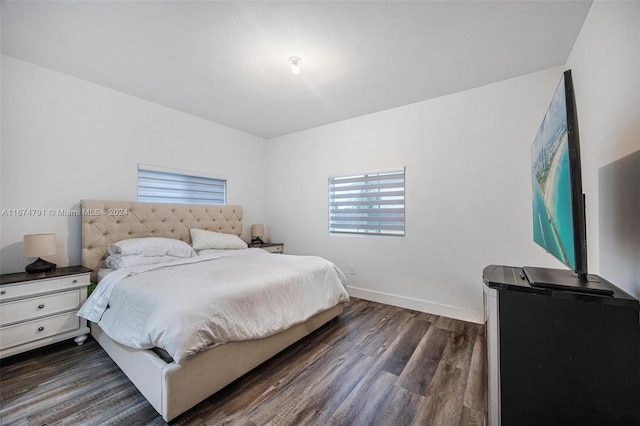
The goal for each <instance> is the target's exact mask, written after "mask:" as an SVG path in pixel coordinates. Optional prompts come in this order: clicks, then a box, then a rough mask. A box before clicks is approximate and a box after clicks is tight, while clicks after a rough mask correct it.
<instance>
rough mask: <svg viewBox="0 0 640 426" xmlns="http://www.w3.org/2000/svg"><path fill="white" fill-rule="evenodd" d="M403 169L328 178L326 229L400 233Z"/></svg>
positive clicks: (365, 232) (386, 233) (383, 233)
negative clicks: (327, 218)
mask: <svg viewBox="0 0 640 426" xmlns="http://www.w3.org/2000/svg"><path fill="white" fill-rule="evenodd" d="M404 188H405V169H404V168H403V169H401V170H394V171H387V172H376V173H363V174H359V175H351V176H341V177H331V178H329V232H330V233H332V234H367V235H396V236H398V235H399V236H402V235H404V232H405V230H404V224H405V220H404V218H405V216H404V192H405V191H404Z"/></svg>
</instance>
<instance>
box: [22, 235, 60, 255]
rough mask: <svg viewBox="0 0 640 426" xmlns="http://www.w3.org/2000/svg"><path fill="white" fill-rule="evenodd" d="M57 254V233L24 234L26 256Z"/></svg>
mask: <svg viewBox="0 0 640 426" xmlns="http://www.w3.org/2000/svg"><path fill="white" fill-rule="evenodd" d="M54 254H56V234H27V235H25V236H24V256H25V257H42V256H52V255H54Z"/></svg>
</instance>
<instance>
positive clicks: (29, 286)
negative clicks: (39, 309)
mask: <svg viewBox="0 0 640 426" xmlns="http://www.w3.org/2000/svg"><path fill="white" fill-rule="evenodd" d="M89 284H90V280H89V274H83V275H75V276H71V277H60V278H50V279H43V280H34V281H27V282H21V283H18V284H6V285H3V286H2V287H0V301H9V300H13V299H17V298H22V297H25V296H31V295H37V294H43V293H52V292H55V291H61V290H66V289H72V288H77V287H83V286H84V287H87V286H89Z"/></svg>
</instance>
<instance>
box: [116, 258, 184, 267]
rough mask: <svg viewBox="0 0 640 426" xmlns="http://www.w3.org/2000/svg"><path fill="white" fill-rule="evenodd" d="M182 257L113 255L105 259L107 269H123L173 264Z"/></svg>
mask: <svg viewBox="0 0 640 426" xmlns="http://www.w3.org/2000/svg"><path fill="white" fill-rule="evenodd" d="M180 259H182V257H177V256H136V255H129V256H123V255H120V254H111V255H109V256H107V258H106V259H105V261H104V262H105V263H106V265H107V268H111V269H122V268H131V267H133V266H142V265H155V264H156V263H165V262H173V261H174V260H180Z"/></svg>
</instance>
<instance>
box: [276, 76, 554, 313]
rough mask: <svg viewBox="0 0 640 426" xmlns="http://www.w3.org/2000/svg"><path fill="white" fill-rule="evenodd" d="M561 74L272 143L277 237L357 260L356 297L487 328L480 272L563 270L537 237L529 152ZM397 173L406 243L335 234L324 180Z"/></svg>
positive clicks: (292, 247) (344, 261) (293, 248)
mask: <svg viewBox="0 0 640 426" xmlns="http://www.w3.org/2000/svg"><path fill="white" fill-rule="evenodd" d="M562 71H563V69H561V68H556V69H551V70H547V71H542V72H538V73H535V74H531V75H527V76H524V77H520V78H516V79H512V80H507V81H503V82H500V83H496V84H491V85H488V86H484V87H480V88H477V89H473V90H469V91H465V92H461V93H457V94H454V95H450V96H445V97H441V98H438V99H433V100H429V101H425V102H420V103H416V104H412V105H407V106H403V107H400V108H396V109H393V110H388V111H384V112H380V113H376V114H371V115H367V116H364V117H359V118H355V119H352V120H347V121H344V122H340V123H336V124H332V125H327V126H323V127H319V128H316V129H312V130H308V131H304V132H300V133H296V134H292V135H289V136H284V137H281V138H278V139H274V140H271V141H269V148H268V161H267V164H268V169H267V176H268V187H267V191H268V194H269V199H268V225H269V227H270V230H271V234H272V238H271V239H272V240H274V241H275V240H277V241H278V242H284V243H285V251H286V252H288V253H299V254H317V255H320V256H324V257H326V258H328V259H330V260H332V261H334V262H335V263H336V264H337V265H338V266H339V267H340V268H341V269H342V270H343V271H345V272H346V273H348V271H349V265H351V264H353V265H356V275H348V279H349V286H350V291H351V293H352V294H353V295H355V296H360V297H364V298H366V299H370V300H377V301H381V302H386V303H391V304H396V305H400V306H406V307H411V308H414V309H419V310H424V311H428V312H432V313H437V314H443V315H448V316H452V317H455V318H461V319H467V320H471V321H477V322H481V321H482V269H483V268H484V267H485V266H487V265H489V264H503V265H517V266H522V265H525V264H530V265H536V266H549V267H561V265H560V263H559V262H556V261H555V260H554V259H552V258H551V256H549V255H547V254H546V253H544V251H543V250H542V249H540V248H538V247H537V246H536V245H535V244H534V243H533V242H532V225H531V179H530V153H529V149H530V146H531V143H532V141H533V139H534V137H535V135H536V132H537V130H538V127H539V125H540V123H541V121H542V118H543V116H544V113H545V111H546V109H547V107H548V104H549V102H550V100H551V97H552V96H553V92H554V90H555V88H556V85H557V83H558V81H559V80H560V76H561V74H562ZM425 78H428V76H425ZM395 166H406V168H407V172H406V237H404V238H376V237H360V238H359V237H344V236H329V235H328V231H327V198H328V195H327V178H328V177H329V176H330V175H333V174H343V173H344V174H348V173H352V172H361V171H375V170H378V169H387V168H390V167H395Z"/></svg>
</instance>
